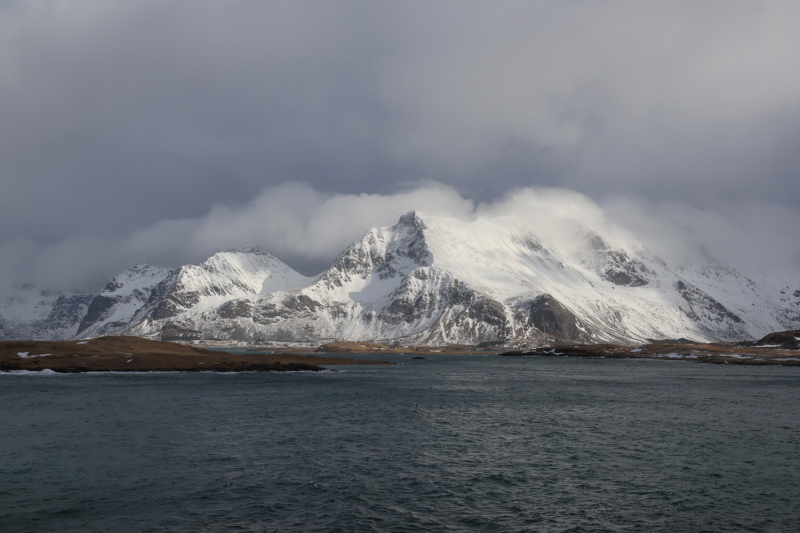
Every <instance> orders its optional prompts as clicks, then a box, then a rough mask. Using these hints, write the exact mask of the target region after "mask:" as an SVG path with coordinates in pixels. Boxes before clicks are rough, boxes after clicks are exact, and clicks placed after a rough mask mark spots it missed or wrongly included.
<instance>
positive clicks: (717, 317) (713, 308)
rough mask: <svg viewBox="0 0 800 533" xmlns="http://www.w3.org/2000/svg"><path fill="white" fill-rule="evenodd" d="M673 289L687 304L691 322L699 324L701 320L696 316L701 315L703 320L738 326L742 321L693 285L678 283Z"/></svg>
mask: <svg viewBox="0 0 800 533" xmlns="http://www.w3.org/2000/svg"><path fill="white" fill-rule="evenodd" d="M675 288H676V289H677V290H678V293H679V294H680V295H681V296H682V297H683V299H684V300H686V302H687V303H688V304H689V310H688V312H687V315H688V316H689V318H691V319H692V320H695V321H698V322H699V321H700V320H701V318H700V316H698V315H699V314H703V316H704V318H706V319H711V320H713V321H715V322H723V321H731V322H734V323H736V324H738V323H740V322H741V321H742V319H741V318H739V316H738V315H737V314H736V313H733V312H731V311H729V310H728V309H727V308H726V307H725V306H724V305H722V304H721V303H719V302H718V301H716V300H715V299H714V298H712V297H711V296H709V295H708V294H706V293H704V292H703V291H701V290H700V289H698V288H697V287H695V286H694V285H691V284H689V283H686V282H684V281H678V282H676V283H675Z"/></svg>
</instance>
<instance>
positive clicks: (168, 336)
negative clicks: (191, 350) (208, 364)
mask: <svg viewBox="0 0 800 533" xmlns="http://www.w3.org/2000/svg"><path fill="white" fill-rule="evenodd" d="M160 338H161V340H162V341H197V340H200V339H202V338H203V335H202V332H200V331H196V330H193V329H188V328H185V327H182V326H179V325H178V324H175V323H173V322H167V323H166V324H164V327H162V328H161V335H160Z"/></svg>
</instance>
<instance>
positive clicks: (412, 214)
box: [397, 209, 425, 228]
mask: <svg viewBox="0 0 800 533" xmlns="http://www.w3.org/2000/svg"><path fill="white" fill-rule="evenodd" d="M397 225H398V226H409V227H412V228H424V227H425V220H424V219H423V215H422V213H420V212H418V211H415V210H413V209H412V210H411V211H409V212H408V213H406V214H404V215H403V216H401V217H400V220H398V221H397Z"/></svg>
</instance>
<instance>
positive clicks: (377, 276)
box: [134, 213, 800, 344]
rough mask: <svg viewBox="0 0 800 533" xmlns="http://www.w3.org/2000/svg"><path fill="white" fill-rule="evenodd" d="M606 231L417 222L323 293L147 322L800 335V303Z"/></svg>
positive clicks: (538, 334) (148, 311)
mask: <svg viewBox="0 0 800 533" xmlns="http://www.w3.org/2000/svg"><path fill="white" fill-rule="evenodd" d="M598 231H601V230H600V229H598ZM602 231H603V232H604V234H603V235H602V236H601V235H600V234H599V233H597V232H596V231H595V230H592V229H588V228H584V227H580V226H579V225H578V226H576V228H575V232H574V234H575V235H577V237H575V238H573V239H571V240H570V242H569V243H566V244H563V243H560V242H557V241H556V242H551V243H548V244H549V245H548V246H545V245H544V244H543V243H542V242H541V241H540V239H539V238H538V237H537V235H535V234H534V233H533V232H532V231H531V230H530V229H528V228H526V227H524V225H523V224H522V223H521V222H519V221H517V220H514V219H512V218H509V217H494V218H487V217H484V218H480V219H478V220H475V221H471V222H465V221H458V220H450V219H439V218H431V217H423V216H420V215H419V214H416V213H409V214H407V215H404V216H403V217H402V218H401V219H400V221H399V222H398V224H397V225H395V226H393V227H390V228H378V229H372V230H370V231H369V232H367V234H366V235H365V236H364V237H363V238H362V239H361V240H359V241H357V242H356V243H354V244H353V245H351V246H350V247H349V248H348V249H346V250H345V251H344V252H343V253H342V254H341V255H340V256H339V257H338V258H337V260H336V262H335V263H334V265H333V266H332V267H331V268H330V269H328V270H327V271H326V272H324V273H323V274H321V275H320V276H319V277H317V278H316V279H315V280H307V281H306V283H303V282H302V280H300V279H298V280H297V282H296V283H294V284H287V286H292V285H293V286H294V288H291V289H282V290H262V291H255V290H254V289H251V290H250V291H243V292H242V293H241V294H238V295H237V294H234V293H233V292H230V291H223V294H221V295H220V296H219V297H217V296H214V295H209V296H206V297H205V300H203V302H202V303H201V302H200V301H199V300H198V301H195V299H194V297H189V296H183V295H184V292H186V291H183V290H175V291H174V292H173V294H175V295H177V297H176V298H172V299H170V298H161V299H160V300H158V301H159V302H160V303H158V304H155V303H154V304H153V305H150V304H148V306H146V307H145V308H144V309H143V312H142V313H140V314H137V317H135V319H134V320H137V319H138V320H139V325H138V326H136V327H137V328H138V329H137V331H138V332H139V333H140V334H148V335H158V334H161V335H162V336H165V337H178V338H180V337H183V338H217V339H236V340H251V341H263V340H281V341H295V342H297V341H320V340H329V339H342V340H366V339H375V340H384V341H385V340H395V341H398V342H409V343H410V342H413V343H429V344H438V343H456V342H461V343H479V342H487V341H498V340H503V341H506V342H520V343H529V344H537V343H546V342H555V341H576V342H603V341H614V342H639V341H642V340H645V339H648V338H654V339H658V338H679V337H690V338H694V339H697V340H724V339H743V338H753V337H758V336H761V335H763V334H765V333H767V332H769V331H774V330H779V329H787V328H790V327H795V325H796V324H798V323H800V322H799V321H800V317H798V314H797V312H796V311H797V307H796V306H793V305H792V302H780V301H776V299H775V298H774V297H772V296H771V295H770V290H771V289H769V290H762V289H761V288H760V286H759V285H758V284H757V283H756V282H754V281H752V280H748V279H747V278H744V277H743V276H741V275H739V274H738V273H736V272H734V271H732V270H728V269H725V268H722V267H719V266H713V265H705V266H704V267H703V268H701V269H695V270H689V269H685V268H684V269H682V270H681V269H672V268H670V267H669V266H668V265H666V264H665V263H664V262H663V261H661V260H659V259H658V258H656V257H652V256H650V255H649V253H648V252H647V250H646V248H645V247H644V246H643V245H641V243H638V242H637V241H636V239H635V238H633V237H632V236H626V235H624V234H623V235H621V234H620V233H619V232H613V231H606V229H602ZM164 283H167V281H165V282H164ZM170 283H172V282H170ZM787 283H788V285H791V282H787ZM788 285H787V286H788ZM798 287H799V288H800V285H798ZM194 292H195V291H194V290H193V289H192V290H189V291H188V293H189V294H194Z"/></svg>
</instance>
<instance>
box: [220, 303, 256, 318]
mask: <svg viewBox="0 0 800 533" xmlns="http://www.w3.org/2000/svg"><path fill="white" fill-rule="evenodd" d="M252 311H253V306H252V304H251V303H250V300H245V299H239V300H231V301H229V302H225V303H224V304H222V305H221V306H219V308H217V315H218V316H219V317H220V318H249V317H250V316H251V314H252Z"/></svg>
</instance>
